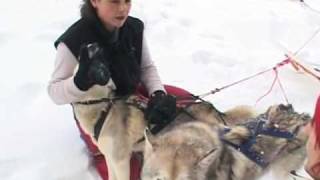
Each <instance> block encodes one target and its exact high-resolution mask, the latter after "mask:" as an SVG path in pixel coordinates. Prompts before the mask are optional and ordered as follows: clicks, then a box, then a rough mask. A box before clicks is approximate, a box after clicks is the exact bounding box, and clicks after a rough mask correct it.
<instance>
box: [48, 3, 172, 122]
mask: <svg viewBox="0 0 320 180" xmlns="http://www.w3.org/2000/svg"><path fill="white" fill-rule="evenodd" d="M130 9H131V1H130V0H83V4H82V7H81V11H80V12H81V19H80V20H78V21H77V22H75V23H74V24H73V25H72V26H71V27H70V28H69V29H68V30H67V31H66V32H65V33H63V34H62V35H61V36H60V37H59V38H58V40H57V41H56V42H55V43H54V44H55V47H56V48H57V54H56V60H55V68H54V71H53V73H52V77H51V80H50V82H49V85H48V93H49V96H50V97H51V99H52V100H53V101H54V102H55V103H56V104H69V103H72V102H76V101H78V100H79V99H80V98H81V97H82V96H83V95H84V94H85V93H86V91H87V90H88V89H90V88H91V87H92V86H93V85H95V84H100V85H105V84H106V83H107V81H108V80H109V76H108V75H110V76H111V78H112V80H113V81H114V83H115V85H116V89H115V92H116V94H117V95H119V96H125V95H128V94H131V93H133V92H135V90H136V88H137V86H138V85H139V84H140V83H142V84H143V85H144V87H145V88H146V90H147V91H148V94H149V95H150V97H151V100H150V101H149V102H150V103H149V106H148V109H147V111H146V112H147V114H146V115H147V117H155V115H153V114H154V113H158V110H159V109H158V110H157V111H155V110H154V107H158V106H156V105H155V104H159V103H160V104H163V101H164V102H165V103H164V105H163V106H166V105H168V104H170V103H171V104H172V102H173V101H172V98H173V97H172V96H169V95H166V91H165V89H164V86H163V84H162V83H161V80H160V78H159V75H158V72H157V69H156V67H155V65H154V64H153V62H152V61H151V58H150V54H149V51H148V47H147V44H146V40H145V36H144V34H143V29H144V26H143V22H142V21H140V20H139V19H137V18H134V17H130V16H128V14H129V12H130ZM93 43H95V44H98V46H99V47H100V48H102V50H103V54H102V56H103V58H101V56H100V59H102V60H101V61H102V63H101V62H100V64H99V65H96V64H95V63H92V62H94V61H92V60H90V57H89V55H88V53H86V52H83V51H84V50H82V51H81V49H85V48H81V47H83V46H88V45H90V44H93ZM77 57H79V59H80V61H79V59H77ZM78 63H79V69H78V71H77V72H76V73H75V74H74V71H75V68H76V67H77V66H78ZM96 69H98V70H99V71H102V74H104V75H107V77H98V78H97V77H94V76H95V75H94V73H90V72H91V71H92V70H93V71H94V70H96ZM100 74H101V73H100ZM161 101H162V103H161ZM169 107H172V106H170V105H169ZM158 108H160V111H162V115H163V116H170V113H171V112H169V111H170V110H167V108H161V107H158ZM171 111H172V110H171ZM152 121H157V119H153V120H152Z"/></svg>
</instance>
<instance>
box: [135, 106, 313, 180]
mask: <svg viewBox="0 0 320 180" xmlns="http://www.w3.org/2000/svg"><path fill="white" fill-rule="evenodd" d="M197 109H198V110H199V108H197ZM208 110H209V109H208ZM211 110H212V109H211ZM204 112H205V111H204V110H201V113H200V115H203V114H204ZM208 112H209V114H210V111H208ZM239 112H241V111H239ZM240 114H241V113H240ZM177 118H182V119H184V118H187V117H186V116H184V117H177ZM310 120H311V117H310V116H309V115H307V114H304V113H302V114H299V113H297V112H295V111H294V109H293V107H292V106H291V105H274V106H271V107H269V109H268V110H267V111H266V112H265V113H263V114H261V115H259V116H257V117H255V118H252V119H247V122H244V121H243V123H242V124H239V125H233V126H231V127H223V126H222V125H221V122H220V121H219V120H218V119H217V118H214V116H207V118H205V117H203V118H200V120H199V121H189V120H186V121H184V122H183V123H176V124H173V126H174V127H168V128H166V129H165V130H164V131H163V132H161V133H160V134H159V135H156V136H154V135H152V134H151V133H150V132H149V131H148V130H146V131H145V139H146V142H145V150H144V165H143V169H142V173H141V178H142V180H154V179H157V180H255V179H258V178H259V177H260V176H261V175H263V174H264V173H265V172H267V171H268V170H269V169H272V168H274V169H277V170H278V171H277V172H278V174H279V173H280V172H281V173H280V174H279V176H280V175H281V176H282V175H285V174H286V173H288V172H289V170H292V169H297V167H299V166H300V165H302V163H301V162H303V160H304V158H305V150H304V147H305V142H306V140H307V136H305V135H304V134H303V133H302V128H303V127H304V126H305V125H306V124H307V123H308V122H309V121H310ZM232 122H235V121H232ZM268 133H269V134H268ZM273 133H274V134H273ZM272 134H273V135H274V136H276V135H277V136H278V137H274V136H272ZM288 162H290V163H288ZM279 179H285V178H282V177H279Z"/></svg>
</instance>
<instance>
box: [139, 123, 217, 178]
mask: <svg viewBox="0 0 320 180" xmlns="http://www.w3.org/2000/svg"><path fill="white" fill-rule="evenodd" d="M192 128H193V127H192ZM199 130H200V129H197V130H196V131H198V132H199ZM182 131H183V132H182ZM191 131H193V130H190V129H181V131H179V130H178V131H176V132H175V133H168V134H164V135H163V136H161V137H158V136H153V135H152V134H150V133H149V132H148V131H146V133H145V140H146V141H145V150H144V165H143V169H142V173H141V178H142V180H202V179H205V176H206V172H207V169H208V168H209V167H210V164H212V162H213V161H214V160H215V159H218V153H219V151H220V150H219V147H220V145H219V143H220V141H219V139H218V135H217V134H216V135H215V136H213V138H211V140H212V141H211V142H208V143H205V142H201V140H200V139H201V138H206V137H201V136H198V137H195V134H194V132H191ZM166 135H169V136H170V137H169V136H166ZM187 139H188V140H187Z"/></svg>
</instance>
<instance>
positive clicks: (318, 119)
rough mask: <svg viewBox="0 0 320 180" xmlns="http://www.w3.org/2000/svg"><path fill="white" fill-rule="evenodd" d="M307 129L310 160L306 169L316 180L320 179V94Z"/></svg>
mask: <svg viewBox="0 0 320 180" xmlns="http://www.w3.org/2000/svg"><path fill="white" fill-rule="evenodd" d="M307 131H308V132H309V133H310V135H309V140H308V143H307V154H308V160H307V163H306V165H305V169H306V171H307V172H308V173H309V175H310V176H312V177H313V178H314V180H320V96H319V97H318V101H317V103H316V108H315V112H314V116H313V121H312V123H311V125H310V126H309V128H308V129H307Z"/></svg>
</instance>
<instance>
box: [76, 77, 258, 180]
mask: <svg viewBox="0 0 320 180" xmlns="http://www.w3.org/2000/svg"><path fill="white" fill-rule="evenodd" d="M114 88H115V87H114V84H113V82H112V80H111V79H110V81H109V83H108V84H107V85H106V87H104V86H99V85H95V86H93V87H92V88H91V89H89V91H88V93H87V94H86V96H84V97H83V98H82V99H81V101H80V102H78V103H73V104H72V105H73V109H74V113H75V117H76V119H77V120H78V121H79V124H80V126H81V127H82V129H83V130H84V131H85V132H86V133H87V134H89V135H90V136H91V138H92V140H93V142H94V143H95V144H96V145H97V147H98V149H99V150H100V152H101V153H102V154H103V155H104V156H105V159H106V161H107V165H108V176H109V180H129V178H130V158H131V154H132V152H134V151H142V150H143V149H144V145H143V143H140V144H137V142H138V141H139V140H141V139H142V138H143V136H144V130H145V128H146V121H145V119H144V113H143V106H145V104H142V105H141V104H140V103H139V98H138V97H137V96H135V95H131V96H128V97H126V98H120V99H119V98H117V97H115V95H114V93H113V90H114ZM106 89H107V91H106ZM139 104H140V105H141V106H142V107H141V106H139ZM103 114H106V115H105V116H103ZM253 115H254V114H253V113H252V112H251V109H249V108H244V107H238V108H234V109H232V110H230V111H227V112H226V113H221V112H219V111H218V110H217V109H215V108H214V107H213V106H212V105H211V104H210V103H207V102H200V103H193V104H190V105H189V106H188V107H187V108H183V109H182V110H181V112H179V115H178V116H177V118H176V119H175V121H174V122H172V124H182V123H185V122H186V121H203V122H207V123H212V124H213V125H219V126H220V125H221V126H224V125H223V123H225V121H227V122H228V123H229V122H231V121H234V120H235V119H242V118H249V117H252V116H253ZM101 117H103V118H104V119H103V121H101ZM209 117H210V118H209ZM101 122H102V123H101ZM97 124H101V125H100V126H101V128H100V133H99V136H98V137H97V136H96V132H95V127H96V125H97ZM171 127H173V126H171ZM168 128H170V127H168ZM165 129H166V128H165ZM165 129H164V130H165ZM164 130H163V131H164ZM160 134H161V132H160Z"/></svg>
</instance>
